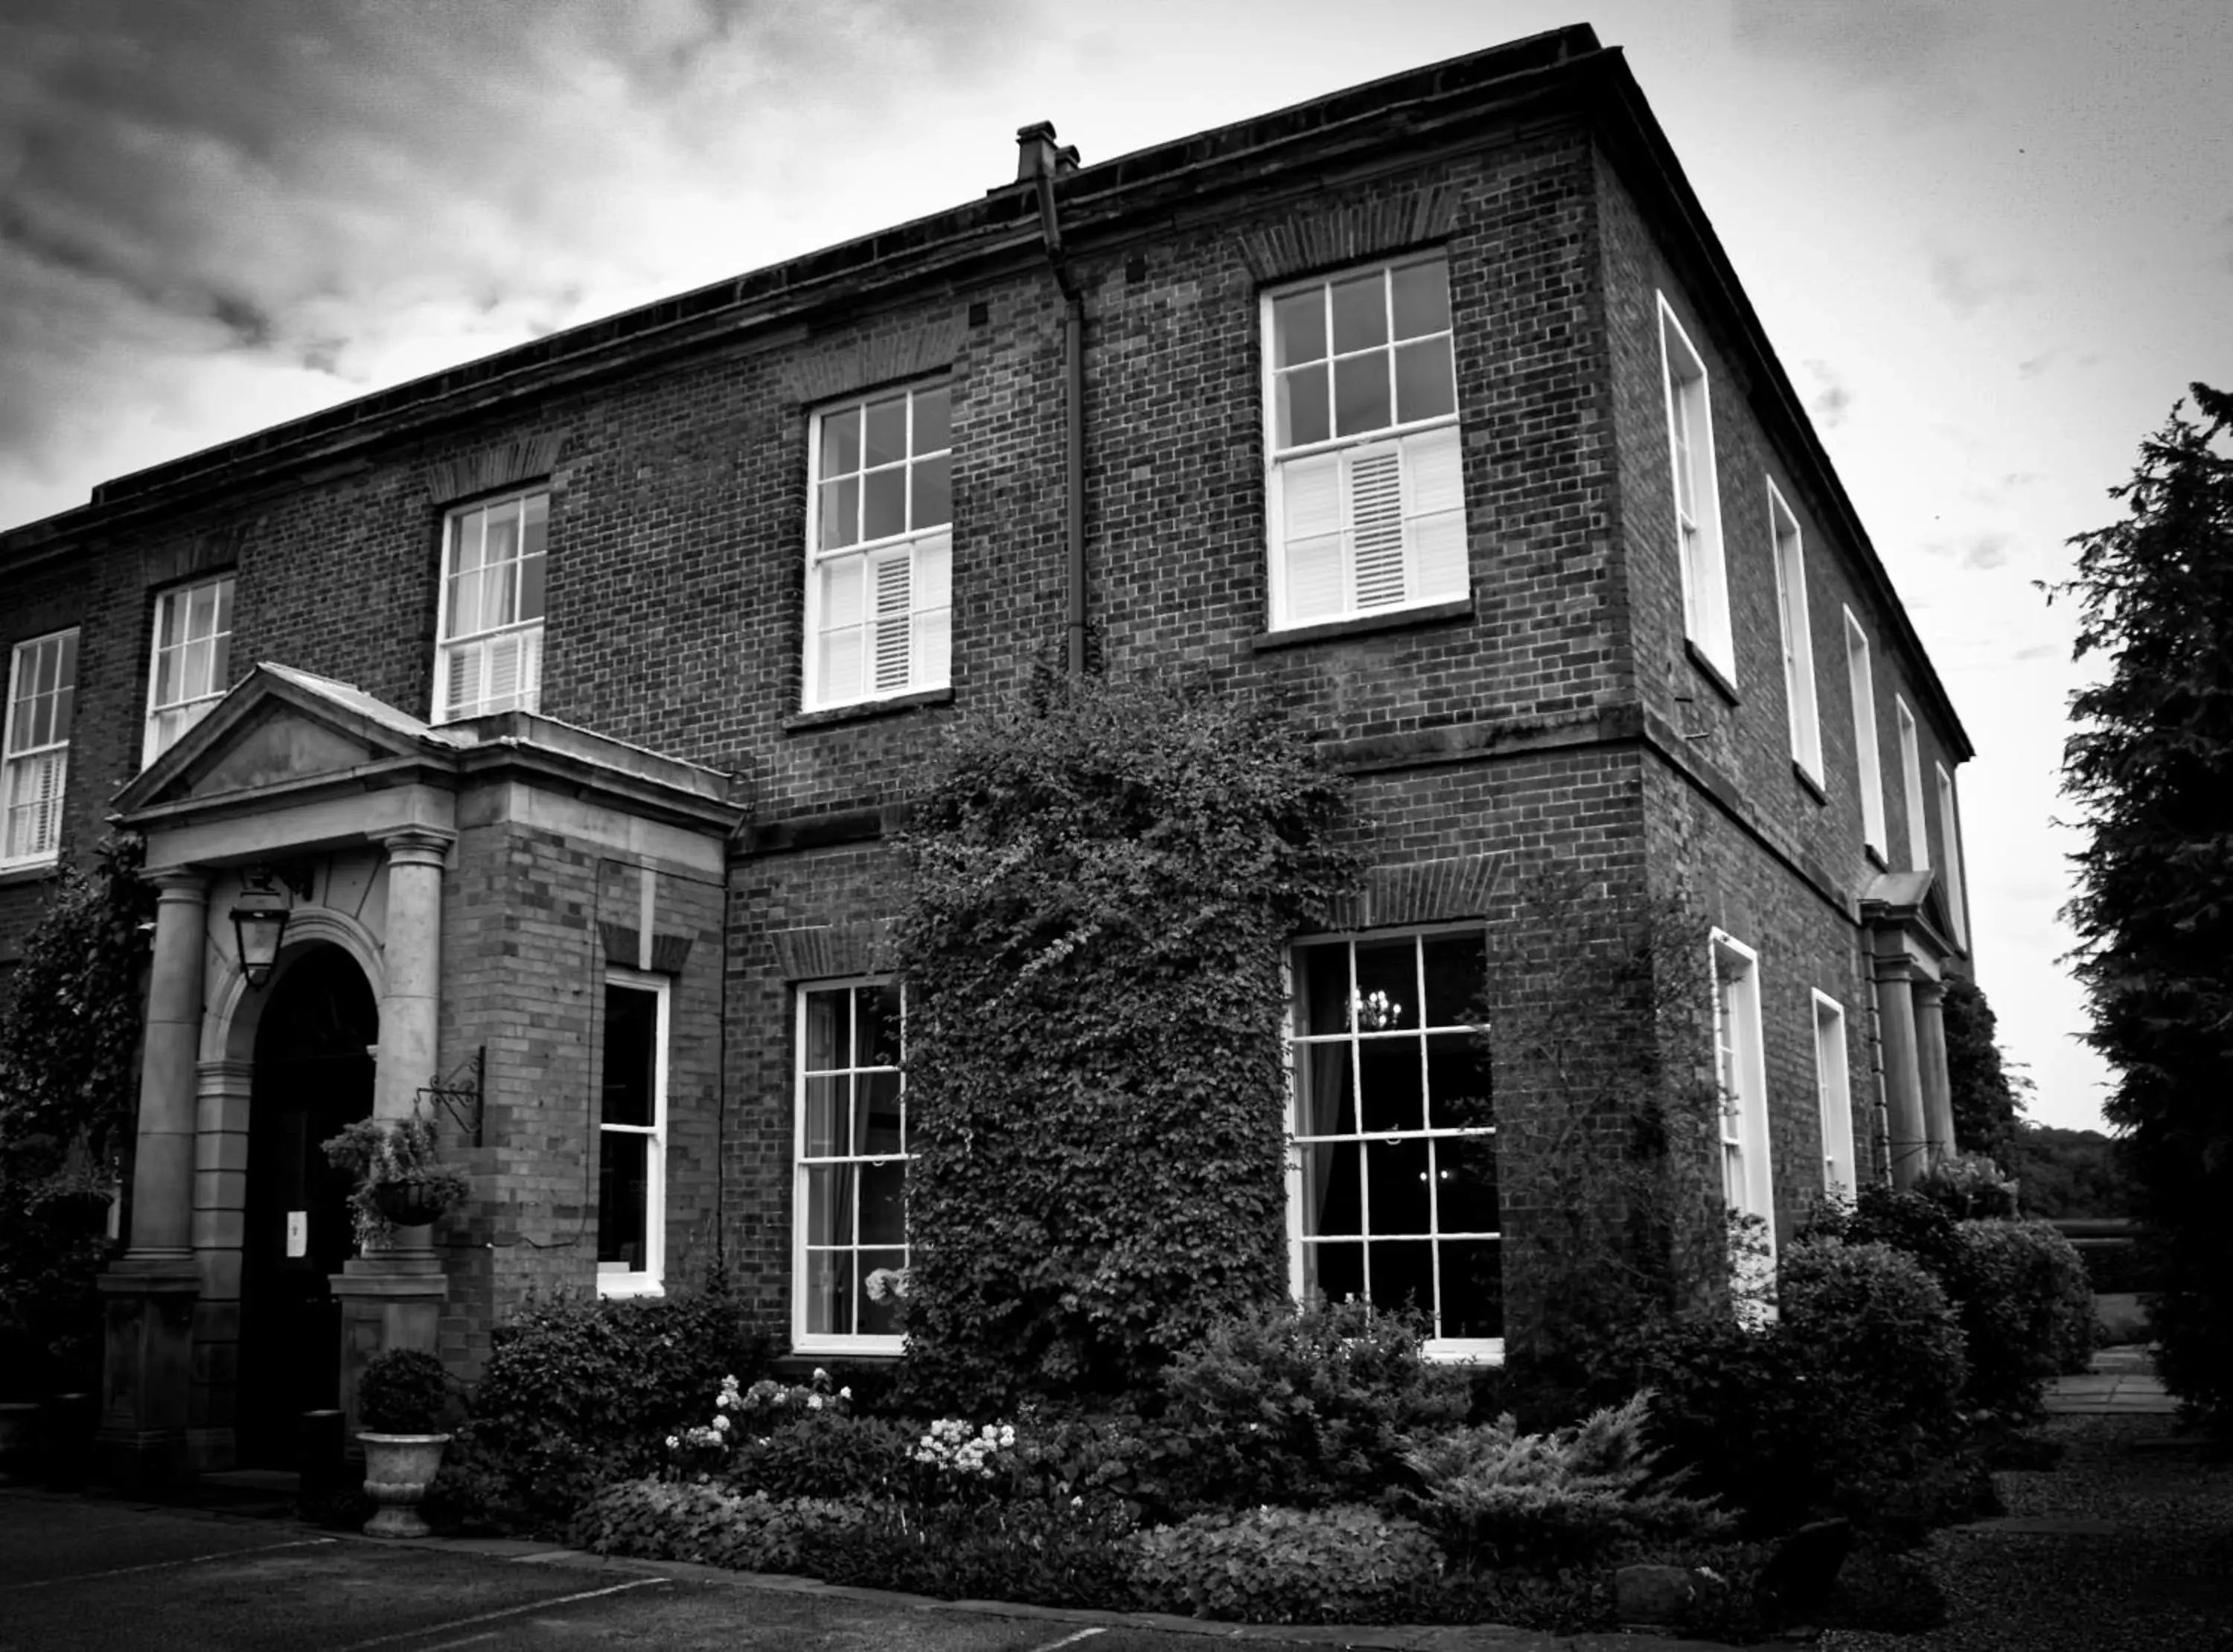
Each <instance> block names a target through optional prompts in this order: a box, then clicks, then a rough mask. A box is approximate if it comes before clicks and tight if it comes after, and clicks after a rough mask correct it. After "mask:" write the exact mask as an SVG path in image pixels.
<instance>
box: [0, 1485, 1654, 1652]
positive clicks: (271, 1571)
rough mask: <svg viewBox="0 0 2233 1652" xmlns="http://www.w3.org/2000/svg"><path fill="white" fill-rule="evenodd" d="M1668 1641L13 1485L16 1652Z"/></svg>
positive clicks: (1037, 1651)
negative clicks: (848, 1585) (745, 1563)
mask: <svg viewBox="0 0 2233 1652" xmlns="http://www.w3.org/2000/svg"><path fill="white" fill-rule="evenodd" d="M1216 1642H1224V1643H1227V1644H1232V1643H1234V1642H1239V1643H1240V1644H1241V1645H1243V1646H1246V1647H1249V1648H1252V1649H1264V1652H1273V1649H1278V1648H1280V1647H1291V1648H1299V1647H1305V1646H1307V1647H1315V1648H1325V1647H1328V1646H1337V1647H1338V1646H1359V1647H1389V1648H1409V1649H1414V1652H1428V1649H1449V1652H1461V1649H1484V1652H1486V1649H1495V1652H1585V1649H1592V1648H1598V1647H1611V1646H1618V1647H1620V1648H1622V1649H1624V1652H1648V1649H1650V1648H1653V1647H1663V1646H1668V1645H1670V1644H1671V1643H1670V1642H1662V1641H1659V1640H1657V1638H1656V1637H1621V1636H1584V1637H1580V1638H1579V1639H1566V1638H1564V1637H1560V1636H1538V1635H1533V1634H1524V1633H1521V1632H1520V1631H1516V1630H1511V1629H1413V1630H1404V1629H1261V1628H1243V1627H1240V1626H1238V1625H1234V1624H1226V1623H1215V1624H1213V1623H1201V1624H1193V1623H1185V1622H1184V1621H1183V1620H1165V1621H1164V1622H1162V1623H1152V1622H1143V1621H1141V1620H1138V1619H1132V1620H1124V1619H1117V1618H1111V1617H1109V1616H1103V1615H1098V1614H1092V1613H1084V1612H1060V1611H1053V1610H1045V1609H1038V1608H1031V1607H1020V1606H999V1605H989V1604H980V1605H967V1604H964V1605H955V1604H950V1603H943V1602H934V1601H924V1600H921V1599H919V1598H916V1597H911V1596H905V1595H890V1594H883V1593H880V1592H878V1591H876V1590H843V1589H833V1588H830V1587H829V1586H827V1585H824V1584H814V1583H809V1582H805V1581H804V1580H784V1579H771V1578H759V1577H749V1576H742V1575H738V1574H733V1573H728V1572H720V1571H714V1570H713V1569H711V1568H707V1567H700V1566H684V1565H668V1564H653V1563H647V1562H635V1561H605V1560H600V1559H597V1558H595V1557H592V1556H588V1555H582V1554H577V1553H575V1552H573V1551H569V1550H563V1549H553V1548H551V1547H550V1546H548V1545H538V1544H529V1543H479V1544H472V1543H442V1542H427V1543H417V1544H390V1543H380V1542H375V1541H374V1540H372V1539H369V1538H357V1537H355V1536H337V1535H335V1534H333V1533H330V1532H320V1531H316V1530H315V1529H313V1528H311V1527H309V1526H305V1525H300V1524H297V1523H296V1522H293V1521H288V1520H273V1519H241V1518H239V1517H237V1516H226V1515H220V1514H211V1513H207V1512H199V1511H194V1510H181V1509H173V1508H157V1507H153V1506H146V1505H144V1504H134V1503H130V1502H125V1501H118V1500H111V1499H101V1498H87V1497H75V1496H62V1495H56V1494H52V1493H43V1492H36V1491H29V1490H23V1489H16V1488H9V1489H0V1652H96V1649H98V1652H133V1649H139V1648H143V1647H144V1648H150V1649H155V1648H160V1649H163V1652H202V1649H211V1652H262V1649H270V1652H282V1649H284V1652H301V1649H305V1648H316V1649H320V1652H374V1649H381V1652H448V1649H452V1648H471V1649H472V1652H514V1649H518V1652H528V1649H536V1652H552V1649H556V1648H560V1647H563V1648H566V1649H569V1652H572V1649H597V1648H608V1647H622V1646H627V1647H634V1648H647V1647H648V1648H660V1649H667V1648H675V1649H693V1648H706V1649H714V1648H719V1649H721V1652H810V1649H811V1652H824V1649H828V1652H836V1649H844V1652H886V1649H889V1652H1056V1649H1072V1648H1075V1649H1077V1652H1208V1649H1209V1647H1210V1646H1211V1645H1212V1644H1214V1643H1216Z"/></svg>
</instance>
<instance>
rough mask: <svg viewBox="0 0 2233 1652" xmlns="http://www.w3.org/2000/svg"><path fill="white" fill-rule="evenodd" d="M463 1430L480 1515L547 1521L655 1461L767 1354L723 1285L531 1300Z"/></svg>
mask: <svg viewBox="0 0 2233 1652" xmlns="http://www.w3.org/2000/svg"><path fill="white" fill-rule="evenodd" d="M493 1343H494V1346H493V1348H492V1351H491V1353H490V1355H489V1363H488V1368H487V1369H486V1371H485V1373H484V1375H483V1376H482V1378H481V1380H480V1382H479V1384H478V1385H477V1386H476V1387H475V1388H474V1390H473V1395H472V1414H471V1418H470V1421H468V1423H467V1426H466V1428H465V1437H464V1439H463V1440H462V1441H460V1442H459V1445H461V1446H462V1447H463V1449H462V1451H459V1447H454V1446H453V1447H452V1450H453V1452H459V1457H460V1461H461V1474H460V1476H459V1478H458V1483H459V1485H460V1486H461V1487H462V1486H465V1485H468V1484H470V1485H472V1486H474V1487H475V1488H477V1489H478V1491H479V1493H480V1494H481V1495H482V1496H483V1497H484V1498H485V1499H486V1501H485V1504H484V1506H483V1507H482V1508H480V1509H479V1510H477V1511H473V1516H474V1518H475V1519H477V1520H478V1521H485V1522H486V1523H488V1524H492V1525H499V1526H503V1527H506V1528H524V1529H531V1530H537V1531H550V1530H557V1529H560V1528H563V1525H564V1524H565V1521H566V1519H567V1518H568V1517H569V1516H570V1514H571V1513H572V1512H574V1510H575V1509H576V1507H578V1506H580V1505H581V1503H582V1502H583V1500H584V1499H586V1498H587V1497H588V1496H589V1493H592V1492H594V1491H595V1490H596V1488H597V1487H598V1486H601V1485H603V1484H604V1483H606V1482H607V1481H609V1480H626V1479H629V1478H632V1477H634V1476H637V1475H641V1474H645V1473H650V1472H651V1471H653V1470H654V1469H656V1468H658V1467H661V1466H662V1465H663V1464H664V1463H665V1462H666V1461H667V1436H668V1435H669V1434H675V1433H677V1432H678V1431H679V1430H680V1429H682V1428H687V1427H689V1426H691V1425H693V1424H697V1423H703V1422H704V1421H706V1414H707V1411H708V1408H709V1407H710V1405H711V1401H712V1396H713V1395H714V1394H715V1393H716V1392H717V1391H718V1390H719V1388H720V1384H721V1379H722V1377H723V1376H726V1375H730V1374H732V1373H733V1374H738V1375H740V1376H745V1377H746V1378H747V1379H749V1378H750V1377H751V1376H755V1375H757V1373H758V1370H759V1369H761V1368H762V1367H763V1366H764V1365H765V1363H766V1356H767V1344H766V1340H765V1337H762V1336H760V1335H758V1333H756V1332H754V1331H753V1330H752V1329H751V1328H750V1327H749V1325H748V1324H747V1323H746V1320H745V1314H744V1311H743V1309H742V1307H741V1306H740V1304H739V1303H738V1302H737V1301H736V1299H735V1298H732V1297H731V1296H729V1295H728V1294H727V1293H726V1291H721V1290H719V1289H714V1290H709V1291H704V1292H701V1293H698V1294H694V1295H682V1296H675V1297H670V1298H667V1299H666V1300H664V1301H656V1302H637V1301H611V1300H600V1299H597V1298H584V1297H555V1298H543V1299H541V1300H531V1301H530V1302H529V1303H528V1304H526V1305H525V1306H524V1307H522V1308H521V1309H520V1311H518V1313H517V1314H516V1315H514V1316H513V1317H512V1319H511V1322H510V1323H509V1324H505V1325H500V1326H498V1328H497V1331H496V1335H495V1337H494V1338H493Z"/></svg>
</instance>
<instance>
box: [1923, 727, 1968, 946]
mask: <svg viewBox="0 0 2233 1652" xmlns="http://www.w3.org/2000/svg"><path fill="white" fill-rule="evenodd" d="M1932 766H1933V767H1935V768H1936V769H1937V771H1938V847H1939V849H1940V850H1941V851H1942V854H1943V861H1944V864H1945V867H1946V914H1947V916H1948V918H1949V919H1950V920H1951V921H1952V923H1953V925H1954V941H1955V944H1956V946H1968V945H1969V916H1968V914H1967V913H1966V912H1965V911H1964V909H1963V908H1964V905H1965V897H1964V896H1963V892H1962V823H1961V820H1960V818H1959V817H1958V816H1956V814H1955V812H1954V777H1953V776H1952V775H1950V774H1949V773H1948V772H1947V771H1946V765H1945V764H1943V763H1940V764H1933V765H1932Z"/></svg>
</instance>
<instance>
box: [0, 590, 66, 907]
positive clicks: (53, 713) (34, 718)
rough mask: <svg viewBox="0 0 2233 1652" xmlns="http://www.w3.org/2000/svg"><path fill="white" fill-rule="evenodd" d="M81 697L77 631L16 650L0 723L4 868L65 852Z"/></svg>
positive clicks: (1, 862) (0, 818)
mask: <svg viewBox="0 0 2233 1652" xmlns="http://www.w3.org/2000/svg"><path fill="white" fill-rule="evenodd" d="M76 693H77V633H76V632H75V631H74V630H72V631H61V632H57V633H55V634H54V635H52V636H46V637H37V638H34V639H33V640H32V641H29V642H21V643H18V644H16V647H15V649H14V651H13V654H12V656H11V658H10V668H9V673H8V708H7V717H6V720H5V722H4V723H0V757H4V762H0V866H17V865H23V864H26V863H28V862H34V861H43V860H49V859H51V858H52V857H53V856H54V855H55V853H56V851H57V849H59V847H60V844H61V839H62V797H63V794H64V792H65V790H66V789H67V787H68V777H69V738H70V716H71V712H72V709H73V706H74V703H75V699H76Z"/></svg>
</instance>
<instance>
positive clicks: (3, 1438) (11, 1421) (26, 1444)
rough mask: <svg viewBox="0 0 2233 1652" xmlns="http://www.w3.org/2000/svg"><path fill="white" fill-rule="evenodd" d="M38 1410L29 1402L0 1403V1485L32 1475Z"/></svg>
mask: <svg viewBox="0 0 2233 1652" xmlns="http://www.w3.org/2000/svg"><path fill="white" fill-rule="evenodd" d="M39 1410H40V1408H39V1406H38V1405H37V1404H36V1402H32V1401H28V1400H27V1401H12V1400H11V1401H7V1402H0V1486H5V1485H6V1484H7V1483H8V1482H9V1481H10V1480H29V1478H30V1477H31V1460H32V1458H33V1456H34V1455H36V1447H37V1442H38V1437H39Z"/></svg>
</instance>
